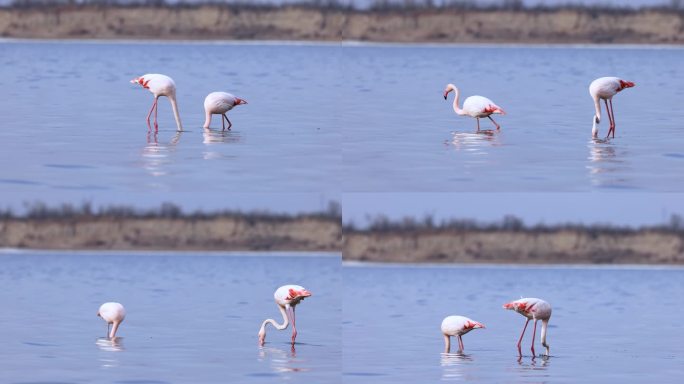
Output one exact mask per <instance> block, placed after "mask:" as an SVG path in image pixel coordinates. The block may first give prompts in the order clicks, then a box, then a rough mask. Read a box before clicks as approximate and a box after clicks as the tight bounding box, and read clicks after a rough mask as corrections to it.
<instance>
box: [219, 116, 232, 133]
mask: <svg viewBox="0 0 684 384" xmlns="http://www.w3.org/2000/svg"><path fill="white" fill-rule="evenodd" d="M223 117H225V119H226V121H227V122H228V130H229V131H230V128H231V127H232V126H233V123H231V122H230V120H228V116H226V114H225V113H224V114H223ZM221 121H223V119H222V120H221ZM223 130H224V131H225V130H226V126H225V125H224V126H223Z"/></svg>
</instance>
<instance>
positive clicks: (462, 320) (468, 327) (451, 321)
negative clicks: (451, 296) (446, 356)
mask: <svg viewBox="0 0 684 384" xmlns="http://www.w3.org/2000/svg"><path fill="white" fill-rule="evenodd" d="M484 327H485V326H484V324H482V323H479V322H477V321H475V320H471V319H469V318H467V317H464V316H447V317H445V318H444V320H442V334H443V335H444V352H446V353H449V351H450V349H451V336H455V337H458V350H459V351H463V350H464V348H463V339H461V336H463V335H465V334H466V333H468V332H470V331H472V330H473V329H478V328H484Z"/></svg>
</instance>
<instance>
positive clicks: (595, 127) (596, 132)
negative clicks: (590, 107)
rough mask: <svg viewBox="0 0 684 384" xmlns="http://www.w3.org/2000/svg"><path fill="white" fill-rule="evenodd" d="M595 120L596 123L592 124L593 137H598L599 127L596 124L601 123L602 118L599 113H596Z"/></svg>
mask: <svg viewBox="0 0 684 384" xmlns="http://www.w3.org/2000/svg"><path fill="white" fill-rule="evenodd" d="M593 122H594V124H593V125H592V126H591V136H592V137H593V138H597V137H598V127H597V126H596V124H598V123H600V122H601V119H600V118H599V117H598V116H597V115H594V119H593Z"/></svg>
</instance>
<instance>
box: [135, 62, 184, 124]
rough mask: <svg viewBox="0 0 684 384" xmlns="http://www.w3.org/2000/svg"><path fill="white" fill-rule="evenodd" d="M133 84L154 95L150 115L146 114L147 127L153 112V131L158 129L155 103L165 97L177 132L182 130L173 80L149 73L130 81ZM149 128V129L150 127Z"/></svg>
mask: <svg viewBox="0 0 684 384" xmlns="http://www.w3.org/2000/svg"><path fill="white" fill-rule="evenodd" d="M131 83H133V84H139V85H140V86H141V87H143V88H145V89H149V91H150V92H152V94H153V95H154V103H152V108H151V109H150V113H148V114H147V126H148V127H149V126H150V116H152V111H154V129H155V130H156V129H158V128H159V125H158V124H157V101H158V100H159V97H160V96H166V97H168V98H169V102H171V108H172V109H173V116H174V117H175V118H176V127H177V130H178V131H182V130H183V125H182V124H181V120H180V115H179V114H178V105H177V104H176V83H174V82H173V79H172V78H170V77H168V76H165V75H160V74H156V73H151V74H147V75H142V76H140V77H136V78H135V79H133V80H131ZM150 128H151V127H150Z"/></svg>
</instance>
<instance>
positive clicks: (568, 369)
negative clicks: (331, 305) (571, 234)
mask: <svg viewBox="0 0 684 384" xmlns="http://www.w3.org/2000/svg"><path fill="white" fill-rule="evenodd" d="M343 278H344V287H345V291H354V292H363V294H362V295H361V296H359V297H358V298H357V299H356V300H350V301H346V300H345V302H344V304H343V306H344V325H343V350H344V357H343V368H342V369H343V376H344V381H345V382H347V383H400V382H401V383H417V382H436V381H468V382H507V383H544V382H554V383H555V382H567V383H577V382H597V383H598V382H601V383H607V382H620V383H625V382H658V383H674V382H679V381H680V380H681V377H682V375H684V369H683V368H682V367H683V365H682V361H683V360H682V356H684V345H682V343H681V340H682V335H684V325H683V324H682V322H681V321H680V320H681V317H682V315H684V312H683V311H684V310H683V309H682V308H683V306H682V304H683V302H682V294H684V269H682V268H672V269H668V268H662V269H640V268H634V269H625V268H565V269H563V268H553V267H548V268H546V267H544V268H528V267H413V266H406V267H391V266H377V267H344V268H343ZM521 296H524V297H541V298H543V299H545V300H547V301H549V302H550V303H551V305H552V306H553V314H552V316H551V320H550V323H549V332H548V338H547V340H548V343H549V345H550V348H551V356H550V357H549V358H548V359H545V358H542V357H536V358H534V359H533V358H532V355H531V352H530V349H529V346H530V338H531V337H532V335H531V332H530V331H531V325H530V327H528V330H527V332H528V333H526V334H525V340H524V341H523V350H522V352H523V357H522V359H519V358H518V353H517V348H516V343H517V340H518V337H519V336H520V332H521V331H522V328H523V325H524V323H525V319H524V317H522V316H521V315H519V314H517V313H515V312H512V311H507V310H504V309H502V308H501V305H502V304H503V303H505V302H508V301H511V300H515V299H517V298H519V297H521ZM454 314H458V315H463V316H467V317H470V318H472V319H474V320H477V321H480V322H482V323H484V324H485V325H486V329H477V330H473V331H471V332H470V333H468V334H467V335H465V336H463V342H464V346H465V354H461V355H459V354H456V353H454V352H456V351H455V350H454V349H453V345H454V343H455V340H453V339H452V351H451V352H452V354H449V355H447V354H444V353H443V352H444V341H443V338H442V335H441V332H440V324H441V322H442V319H443V318H444V317H446V316H448V315H454ZM537 332H539V329H538V330H537ZM536 343H537V344H536V352H537V354H540V353H542V352H543V347H542V346H541V345H540V343H539V333H537V340H536Z"/></svg>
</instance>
